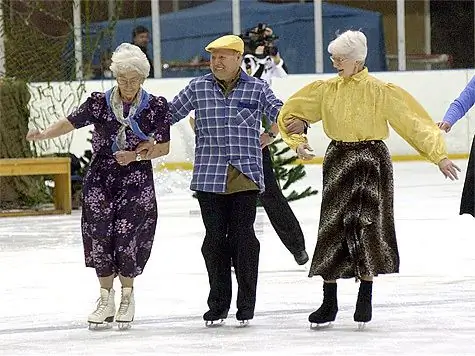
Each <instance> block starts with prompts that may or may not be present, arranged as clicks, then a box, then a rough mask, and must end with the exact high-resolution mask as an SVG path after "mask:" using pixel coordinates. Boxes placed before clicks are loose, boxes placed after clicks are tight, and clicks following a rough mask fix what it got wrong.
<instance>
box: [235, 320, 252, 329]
mask: <svg viewBox="0 0 475 356" xmlns="http://www.w3.org/2000/svg"><path fill="white" fill-rule="evenodd" d="M247 326H249V320H239V323H238V325H237V327H238V328H245V327H247Z"/></svg>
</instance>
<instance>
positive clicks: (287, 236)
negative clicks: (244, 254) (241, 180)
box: [259, 147, 305, 254]
mask: <svg viewBox="0 0 475 356" xmlns="http://www.w3.org/2000/svg"><path fill="white" fill-rule="evenodd" d="M262 164H263V168H264V184H265V186H266V190H265V192H264V193H263V194H261V195H260V196H259V200H260V201H261V204H262V206H263V207H264V209H265V211H266V213H267V216H268V217H269V220H270V223H271V224H272V227H273V228H274V230H275V232H276V233H277V235H278V236H279V238H280V240H281V241H282V243H283V244H284V246H285V247H286V248H287V250H289V251H290V253H292V254H295V253H297V252H300V251H303V250H305V240H304V237H303V232H302V229H301V227H300V224H299V222H298V220H297V218H296V217H295V214H294V212H293V211H292V209H291V208H290V206H289V203H288V202H287V200H286V199H285V197H284V195H283V194H282V191H281V190H280V187H279V185H278V183H277V180H276V178H275V175H274V169H273V168H272V157H271V153H270V151H269V148H268V147H264V149H263V150H262Z"/></svg>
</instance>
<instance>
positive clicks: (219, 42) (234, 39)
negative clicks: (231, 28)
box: [205, 35, 244, 54]
mask: <svg viewBox="0 0 475 356" xmlns="http://www.w3.org/2000/svg"><path fill="white" fill-rule="evenodd" d="M205 49H206V50H207V51H208V52H211V50H213V49H233V50H235V51H237V52H239V53H241V54H243V53H244V42H243V40H242V39H241V37H239V36H236V35H226V36H222V37H219V38H217V39H215V40H214V41H213V42H211V43H210V44H208V45H207V46H206V47H205Z"/></svg>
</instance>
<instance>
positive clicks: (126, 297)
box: [115, 288, 135, 330]
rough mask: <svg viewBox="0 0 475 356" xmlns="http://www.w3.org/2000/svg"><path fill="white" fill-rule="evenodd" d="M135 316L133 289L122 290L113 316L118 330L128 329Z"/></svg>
mask: <svg viewBox="0 0 475 356" xmlns="http://www.w3.org/2000/svg"><path fill="white" fill-rule="evenodd" d="M134 315H135V299H134V289H133V288H122V296H121V300H120V306H119V310H117V315H116V316H115V321H116V322H117V325H118V327H119V329H120V330H127V329H130V327H131V326H132V321H133V320H134Z"/></svg>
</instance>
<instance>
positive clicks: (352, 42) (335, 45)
mask: <svg viewBox="0 0 475 356" xmlns="http://www.w3.org/2000/svg"><path fill="white" fill-rule="evenodd" d="M328 52H329V53H330V54H332V55H339V56H344V57H346V58H349V59H353V60H355V61H359V62H363V63H364V61H365V60H366V56H367V55H368V47H367V41H366V36H365V35H364V33H363V32H361V31H352V30H349V31H345V32H343V33H342V34H341V35H339V36H338V37H337V38H335V39H334V40H333V41H331V42H330V44H329V45H328Z"/></svg>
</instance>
